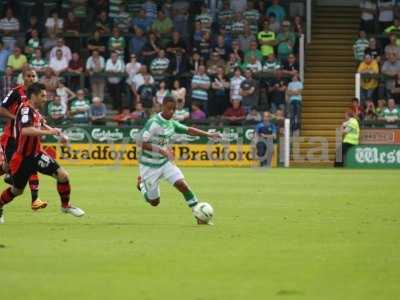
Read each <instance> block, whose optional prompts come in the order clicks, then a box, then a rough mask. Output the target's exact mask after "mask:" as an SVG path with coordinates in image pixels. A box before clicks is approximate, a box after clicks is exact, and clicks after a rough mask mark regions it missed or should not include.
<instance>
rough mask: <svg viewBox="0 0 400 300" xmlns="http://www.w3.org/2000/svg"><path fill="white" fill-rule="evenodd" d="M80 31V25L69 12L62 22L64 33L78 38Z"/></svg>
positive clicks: (72, 13) (71, 12)
mask: <svg viewBox="0 0 400 300" xmlns="http://www.w3.org/2000/svg"><path fill="white" fill-rule="evenodd" d="M80 31H81V23H80V21H79V19H78V18H76V17H75V14H74V12H73V11H69V12H68V13H67V18H66V19H65V22H64V32H65V33H67V34H69V35H74V36H79V33H80ZM71 41H72V40H71ZM71 41H69V42H71ZM68 44H69V43H68Z"/></svg>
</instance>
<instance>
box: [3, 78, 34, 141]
mask: <svg viewBox="0 0 400 300" xmlns="http://www.w3.org/2000/svg"><path fill="white" fill-rule="evenodd" d="M27 100H28V99H27V97H26V95H25V87H24V86H23V85H19V86H16V87H15V88H13V89H12V90H11V91H10V92H9V93H8V94H7V96H6V97H5V98H4V99H3V101H2V102H1V106H2V107H4V108H5V109H7V110H8V111H9V112H10V113H12V114H13V115H16V114H17V111H18V109H19V107H20V105H21V103H23V102H26V101H27ZM13 128H14V120H8V121H7V123H6V125H5V126H4V132H3V135H2V136H1V145H3V146H4V147H5V146H6V145H7V143H8V140H9V139H10V138H15V136H14V135H13Z"/></svg>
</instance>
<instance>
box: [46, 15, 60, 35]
mask: <svg viewBox="0 0 400 300" xmlns="http://www.w3.org/2000/svg"><path fill="white" fill-rule="evenodd" d="M45 26H46V29H47V34H49V35H50V34H53V35H58V34H61V33H62V32H63V28H64V21H63V19H61V18H60V17H59V15H58V12H57V10H53V11H52V12H51V17H48V18H47V20H46V24H45Z"/></svg>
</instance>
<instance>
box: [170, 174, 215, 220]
mask: <svg viewBox="0 0 400 300" xmlns="http://www.w3.org/2000/svg"><path fill="white" fill-rule="evenodd" d="M174 187H175V188H176V189H177V190H178V191H180V192H181V193H182V195H183V197H184V198H185V201H186V203H187V205H188V206H189V207H190V208H192V209H193V207H195V206H196V205H197V203H198V200H197V197H196V196H195V195H194V194H193V192H192V191H191V190H190V188H189V186H188V184H187V183H186V181H185V180H184V179H180V180H178V181H177V182H175V184H174ZM195 218H196V220H197V224H199V225H206V224H207V223H206V222H204V221H202V220H200V219H198V218H197V217H195Z"/></svg>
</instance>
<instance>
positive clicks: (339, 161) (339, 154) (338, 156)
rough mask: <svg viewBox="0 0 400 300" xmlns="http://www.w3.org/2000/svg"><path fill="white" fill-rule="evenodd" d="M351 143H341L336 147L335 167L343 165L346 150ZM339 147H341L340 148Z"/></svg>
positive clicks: (350, 146) (351, 145) (349, 147)
mask: <svg viewBox="0 0 400 300" xmlns="http://www.w3.org/2000/svg"><path fill="white" fill-rule="evenodd" d="M353 146H354V145H353V144H349V143H342V146H341V147H338V148H337V149H336V157H335V167H337V168H342V167H344V162H345V161H346V156H347V152H348V151H349V150H350V149H351V148H352V147H353ZM340 148H341V149H340ZM340 150H341V151H340Z"/></svg>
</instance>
